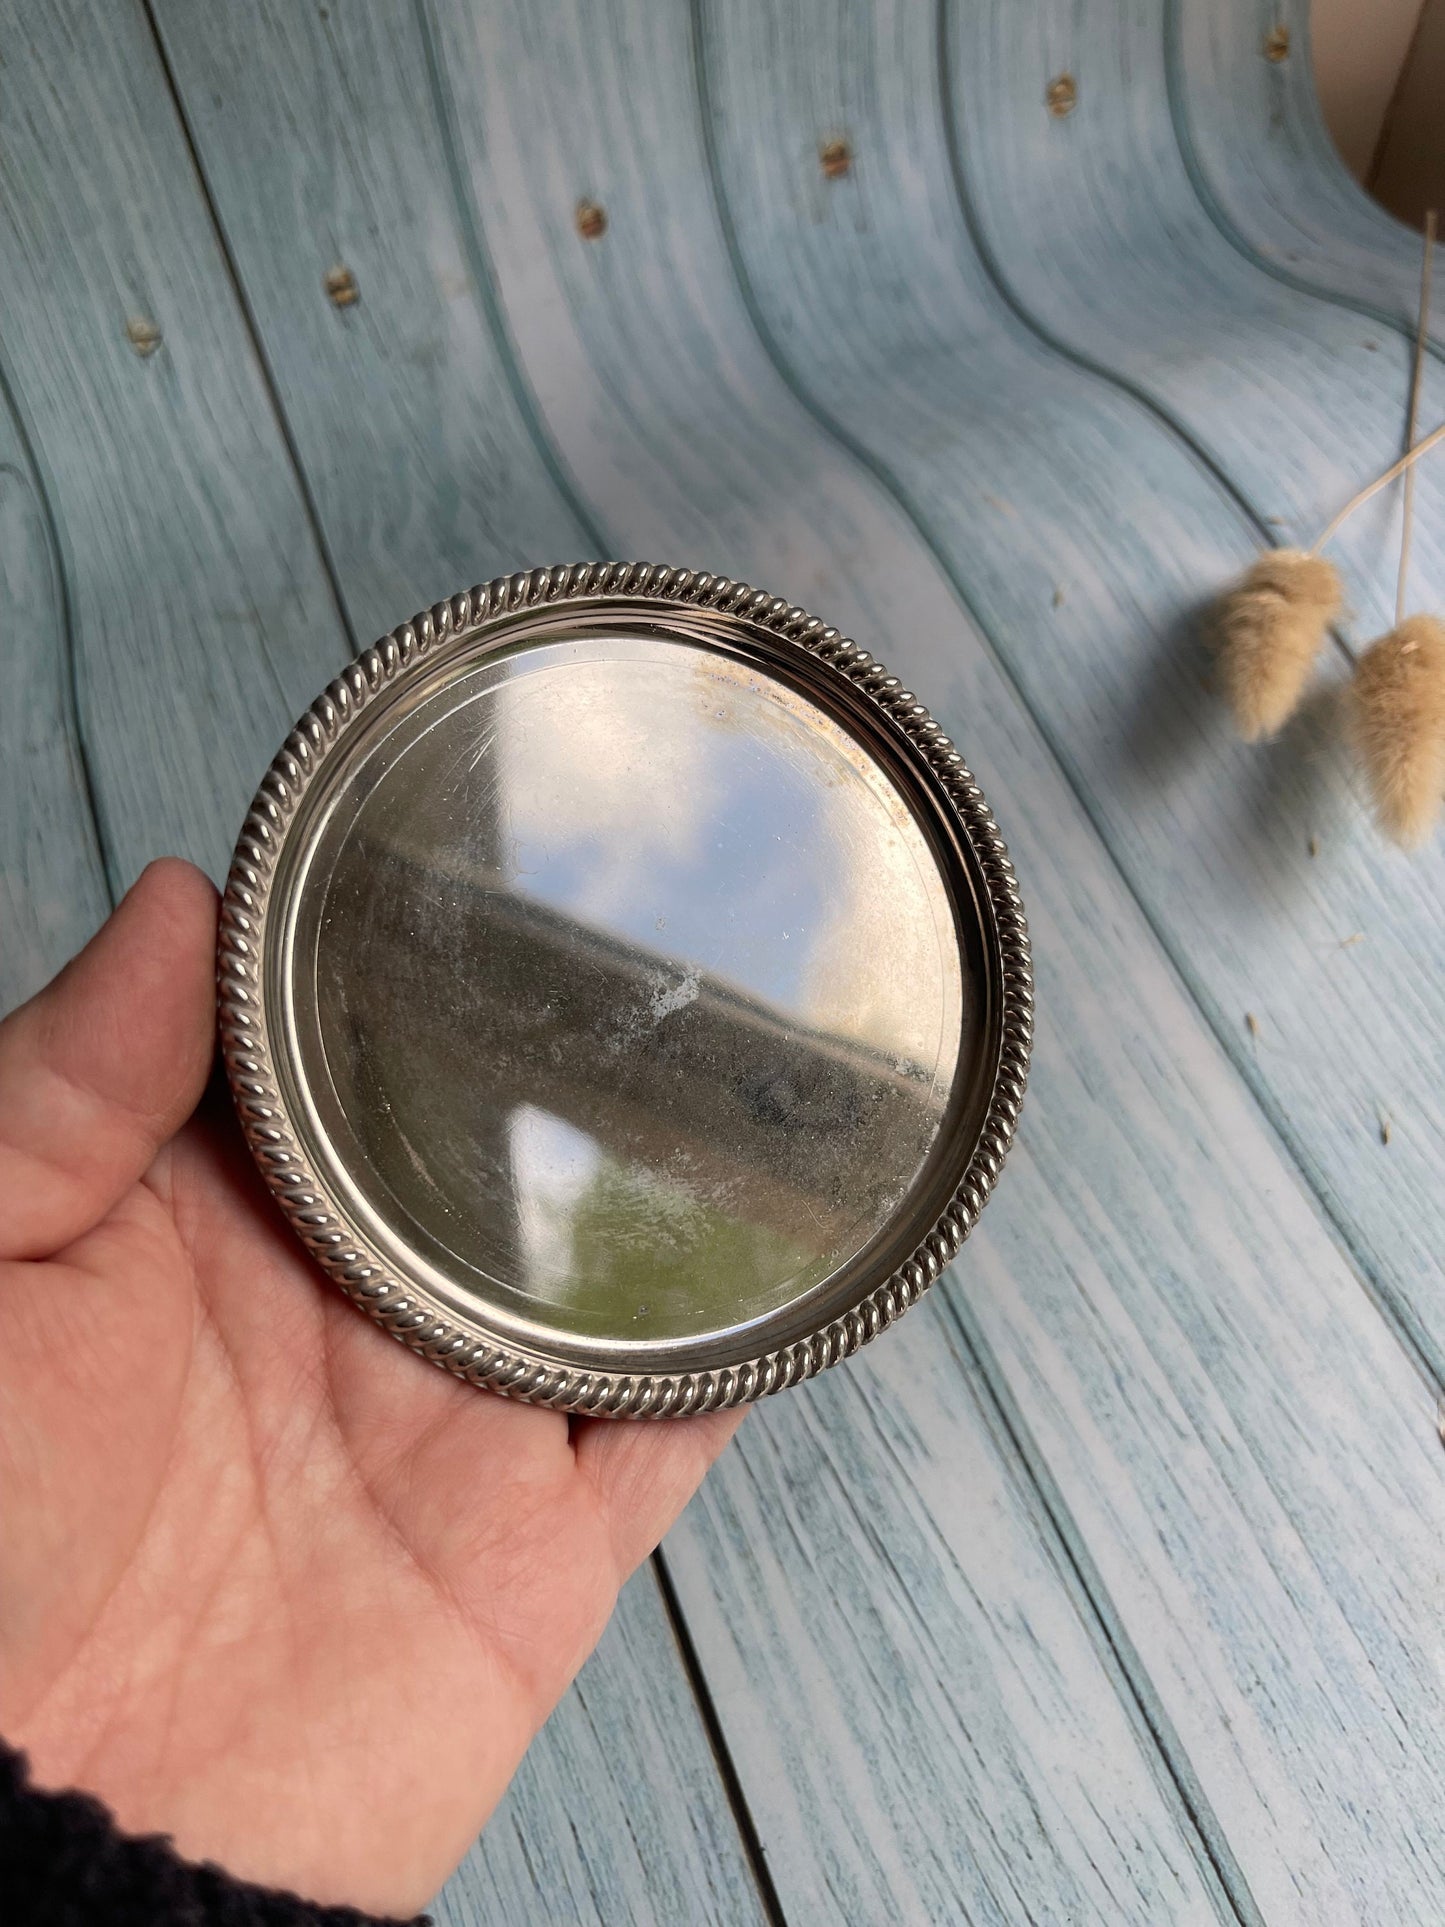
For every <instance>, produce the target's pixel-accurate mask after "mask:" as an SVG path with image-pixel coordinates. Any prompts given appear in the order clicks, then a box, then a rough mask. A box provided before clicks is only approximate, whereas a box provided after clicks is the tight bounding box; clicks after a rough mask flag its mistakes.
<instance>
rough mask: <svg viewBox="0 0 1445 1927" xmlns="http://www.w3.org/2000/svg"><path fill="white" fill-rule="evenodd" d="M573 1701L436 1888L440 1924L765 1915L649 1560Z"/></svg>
mask: <svg viewBox="0 0 1445 1927" xmlns="http://www.w3.org/2000/svg"><path fill="white" fill-rule="evenodd" d="M566 1705H567V1709H568V1711H567V1714H566V1715H565V1716H563V1715H561V1714H554V1715H553V1718H552V1722H551V1724H550V1725H549V1726H548V1727H547V1728H546V1730H545V1731H544V1733H543V1736H542V1738H541V1739H540V1740H539V1741H537V1742H536V1743H534V1745H533V1746H532V1749H531V1751H530V1752H529V1753H528V1755H527V1757H526V1759H525V1760H524V1761H523V1762H522V1766H521V1769H520V1770H519V1772H518V1774H517V1777H516V1778H515V1780H514V1781H513V1782H512V1785H511V1788H510V1789H509V1791H508V1793H507V1796H506V1798H505V1799H504V1800H503V1802H502V1804H501V1806H500V1807H498V1809H497V1811H496V1813H494V1814H493V1816H492V1818H491V1820H490V1821H489V1822H488V1824H487V1830H486V1833H485V1834H484V1835H483V1837H482V1839H481V1840H480V1841H479V1842H478V1843H477V1845H476V1846H475V1847H473V1849H472V1851H471V1853H470V1854H468V1856H467V1858H466V1859H465V1860H464V1861H463V1862H462V1865H461V1867H460V1868H459V1869H458V1871H457V1873H456V1874H455V1876H454V1877H453V1878H452V1879H451V1880H450V1881H449V1882H448V1883H447V1885H446V1886H445V1887H444V1888H443V1890H442V1892H441V1894H440V1895H439V1896H438V1897H437V1899H436V1901H435V1902H433V1905H432V1912H433V1914H434V1916H435V1918H436V1920H437V1922H438V1927H491V1923H494V1922H495V1923H499V1924H500V1923H503V1922H512V1921H536V1920H548V1921H565V1922H567V1923H568V1927H652V1923H656V1927H677V1923H679V1922H687V1923H689V1924H690V1923H692V1922H694V1921H695V1922H697V1923H698V1924H699V1927H763V1922H764V1920H765V1915H764V1913H763V1908H762V1902H761V1899H760V1897H759V1893H758V1889H757V1886H756V1884H755V1883H754V1881H753V1879H752V1878H751V1876H750V1875H749V1873H748V1871H747V1869H746V1867H745V1866H744V1865H743V1864H742V1862H741V1860H740V1856H739V1853H738V1839H737V1830H736V1828H735V1826H734V1824H733V1821H732V1816H731V1814H730V1813H729V1811H728V1808H727V1806H726V1804H725V1803H723V1802H721V1801H719V1799H718V1797H717V1768H716V1765H715V1762H714V1761H713V1758H712V1756H711V1754H710V1753H709V1752H708V1750H707V1747H706V1745H702V1744H699V1733H698V1721H697V1707H696V1705H695V1703H694V1701H693V1698H692V1695H691V1693H690V1692H689V1691H688V1689H687V1685H686V1682H685V1677H684V1675H683V1673H682V1670H681V1668H680V1667H679V1665H678V1664H677V1663H676V1653H675V1649H673V1642H672V1634H671V1631H670V1629H669V1627H668V1624H667V1619H666V1615H665V1612H664V1609H663V1605H662V1599H661V1596H660V1594H659V1592H658V1588H657V1586H656V1584H655V1583H654V1580H653V1575H652V1572H651V1570H650V1569H648V1570H646V1571H644V1572H641V1573H638V1574H637V1575H636V1576H635V1577H634V1578H633V1579H632V1581H631V1582H630V1583H629V1584H628V1585H627V1586H626V1587H625V1588H624V1589H623V1593H622V1597H621V1599H620V1600H619V1601H618V1605H617V1611H616V1612H615V1613H614V1614H613V1617H612V1621H611V1624H610V1625H609V1626H608V1628H607V1631H606V1632H605V1633H604V1634H603V1635H602V1641H601V1644H600V1645H599V1646H598V1648H597V1651H596V1652H595V1653H594V1654H593V1656H592V1658H591V1659H590V1660H588V1662H587V1664H586V1666H585V1667H584V1668H583V1669H582V1672H581V1674H580V1675H579V1677H578V1679H577V1682H576V1684H575V1686H574V1687H573V1689H572V1691H571V1693H570V1694H569V1696H568V1699H567V1702H566ZM664 1787H665V1788H666V1789H667V1796H666V1798H661V1797H659V1796H660V1789H662V1788H664Z"/></svg>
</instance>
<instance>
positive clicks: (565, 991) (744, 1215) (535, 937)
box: [219, 563, 1032, 1417]
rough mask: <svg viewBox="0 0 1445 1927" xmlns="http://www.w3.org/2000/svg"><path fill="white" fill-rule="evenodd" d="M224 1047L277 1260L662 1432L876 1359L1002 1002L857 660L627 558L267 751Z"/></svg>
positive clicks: (533, 595) (960, 879) (928, 793)
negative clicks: (291, 1260) (670, 1420)
mask: <svg viewBox="0 0 1445 1927" xmlns="http://www.w3.org/2000/svg"><path fill="white" fill-rule="evenodd" d="M219 975H220V1010H221V1037H222V1048H223V1051H224V1055H225V1061H226V1068H227V1071H228V1073H229V1075H230V1080H231V1087H232V1091H233V1093H234V1096H235V1101H236V1106H237V1110H238V1113H239V1116H240V1120H241V1124H242V1128H243V1130H244V1132H245V1136H246V1141H247V1143H248V1144H249V1145H250V1148H251V1151H252V1153H253V1155H254V1157H255V1159H256V1162H257V1164H258V1166H259V1167H260V1170H261V1173H262V1175H263V1176H264V1178H265V1180H266V1183H267V1184H268V1185H269V1186H270V1188H271V1190H272V1192H273V1193H274V1194H275V1196H276V1199H277V1200H278V1202H279V1204H280V1206H281V1208H282V1210H283V1211H284V1213H285V1214H286V1217H287V1218H288V1220H289V1221H290V1224H291V1226H292V1228H293V1230H294V1231H295V1232H296V1234H297V1236H298V1237H299V1238H300V1239H301V1241H302V1242H303V1244H304V1245H305V1246H306V1248H307V1249H308V1250H309V1251H310V1252H311V1253H312V1255H313V1256H314V1257H315V1258H316V1260H317V1261H318V1262H319V1263H320V1265H321V1266H322V1267H323V1268H324V1269H325V1271H326V1272H327V1273H328V1274H329V1275H330V1277H331V1278H332V1279H333V1280H334V1281H335V1282H336V1283H337V1284H338V1285H339V1286H340V1287H341V1288H342V1290H343V1291H345V1292H346V1293H347V1295H348V1296H349V1297H350V1298H352V1299H353V1300H354V1301H355V1303H356V1304H358V1305H359V1306H360V1307H362V1309H363V1310H365V1311H367V1312H369V1313H370V1314H371V1316H372V1317H373V1318H374V1319H376V1321H377V1322H378V1323H379V1324H381V1325H383V1326H384V1327H385V1328H386V1329H387V1330H388V1331H389V1332H391V1333H392V1334H393V1335H394V1336H395V1337H396V1338H398V1339H400V1340H401V1341H402V1342H403V1343H404V1344H406V1345H409V1346H411V1347H412V1349H413V1350H415V1351H418V1352H420V1353H422V1354H423V1356H425V1357H427V1358H429V1359H431V1360H433V1361H434V1362H435V1363H436V1364H438V1365H441V1366H443V1367H445V1369H446V1370H448V1371H450V1372H454V1373H456V1374H457V1375H458V1376H460V1377H463V1378H466V1379H469V1380H470V1381H471V1382H472V1383H474V1384H476V1385H479V1386H485V1387H488V1388H490V1389H491V1390H494V1391H498V1392H504V1393H506V1394H508V1395H509V1396H511V1397H514V1398H522V1399H529V1400H532V1401H535V1402H538V1403H542V1404H547V1405H551V1406H556V1407H561V1408H565V1409H567V1410H570V1411H575V1412H579V1413H588V1414H604V1415H615V1416H619V1417H623V1416H626V1417H662V1416H665V1415H668V1414H674V1413H687V1412H699V1411H705V1410H709V1409H712V1408H714V1407H718V1406H724V1405H734V1404H738V1403H740V1402H742V1401H744V1400H748V1399H754V1398H759V1397H762V1396H763V1395H764V1394H766V1393H769V1392H775V1391H778V1390H781V1389H782V1388H783V1387H785V1386H788V1385H793V1384H796V1383H797V1382H798V1381H799V1380H801V1379H804V1378H807V1377H809V1376H811V1375H812V1374H813V1373H814V1372H817V1371H820V1370H822V1369H823V1368H824V1367H825V1366H828V1365H832V1364H834V1363H835V1362H836V1361H837V1360H839V1359H841V1358H844V1357H846V1356H848V1354H849V1353H851V1352H854V1351H856V1350H857V1349H858V1347H859V1346H860V1345H863V1344H865V1343H866V1342H867V1341H868V1340H869V1339H871V1338H873V1337H875V1336H876V1335H877V1334H878V1333H879V1332H881V1331H882V1330H883V1329H884V1328H885V1326H887V1325H889V1324H891V1323H892V1322H893V1320H894V1319H895V1318H896V1317H898V1316H899V1314H900V1313H901V1312H903V1311H904V1310H906V1309H907V1307H908V1306H909V1305H911V1304H912V1303H913V1302H914V1300H915V1299H916V1298H917V1297H918V1296H919V1295H920V1293H922V1292H923V1291H924V1290H926V1289H927V1287H928V1286H929V1284H931V1283H932V1281H933V1280H934V1279H935V1278H936V1277H937V1276H938V1274H939V1272H940V1271H941V1270H942V1268H943V1267H944V1266H945V1265H946V1264H947V1263H948V1262H949V1261H950V1260H951V1259H952V1258H953V1257H954V1255H955V1253H956V1252H957V1250H958V1248H959V1246H960V1244H961V1243H962V1242H963V1240H964V1239H965V1238H966V1237H967V1236H968V1234H969V1232H970V1231H971V1230H972V1228H973V1226H974V1224H975V1222H976V1220H977V1218H978V1214H979V1212H980V1211H981V1210H982V1208H983V1205H984V1202H985V1200H986V1198H987V1197H988V1194H989V1191H990V1189H991V1187H992V1185H993V1182H994V1180H995V1178H996V1177H997V1176H998V1172H999V1167H1000V1165H1001V1164H1002V1162H1003V1158H1004V1155H1005V1152H1006V1151H1007V1149H1008V1145H1009V1142H1010V1139H1011V1138H1012V1135H1013V1130H1014V1125H1015V1122H1016V1120H1017V1117H1018V1111H1019V1104H1020V1101H1021V1099H1022V1096H1023V1089H1024V1081H1025V1077H1026V1074H1027V1068H1028V1053H1029V1042H1030V1035H1031V1015H1032V979H1031V975H1030V967H1029V950H1028V938H1027V932H1026V929H1025V924H1024V916H1023V909H1022V906H1021V904H1020V901H1019V894H1018V890H1017V887H1016V885H1015V882H1014V876H1013V871H1012V869H1011V867H1010V864H1009V860H1008V856H1007V852H1006V850H1005V848H1004V844H1003V842H1002V840H1001V838H1000V836H999V834H998V830H997V828H996V827H995V824H994V821H993V818H992V816H991V815H990V813H989V810H988V806H987V804H986V803H985V802H984V799H983V797H982V795H981V794H980V792H979V789H978V786H977V785H976V784H975V782H974V781H973V778H972V777H971V776H970V774H969V772H968V770H967V769H966V768H965V767H964V764H963V762H962V760H961V759H960V757H959V755H958V753H957V751H956V750H954V749H953V747H952V746H951V744H950V743H949V741H948V739H947V738H946V737H945V736H944V734H943V732H942V730H941V729H940V728H939V726H938V725H937V723H935V722H934V721H933V720H932V718H931V717H930V716H929V714H928V712H927V710H926V709H924V707H923V706H922V704H921V703H919V702H917V701H915V699H914V698H913V696H912V695H911V694H910V693H909V692H908V691H907V690H905V689H903V688H901V687H900V686H899V684H898V682H897V679H896V678H894V677H892V676H889V675H888V673H887V672H886V671H885V670H884V669H883V668H882V667H881V666H880V665H879V664H878V663H876V662H875V661H873V659H872V658H871V657H870V656H869V655H868V654H867V653H866V652H865V651H864V650H862V649H860V648H859V647H858V646H857V644H856V643H853V642H849V641H847V640H846V639H845V638H844V637H842V636H841V635H839V633H838V632H837V630H835V629H829V628H826V627H825V626H824V625H823V624H822V623H821V622H818V621H817V620H815V619H814V618H813V617H811V616H809V615H807V614H806V613H805V612H804V611H803V610H801V609H797V608H792V607H790V606H789V605H788V604H787V603H784V602H780V601H776V600H774V599H773V598H772V597H770V596H767V595H764V594H762V593H761V592H759V591H757V590H754V589H750V588H748V587H746V586H745V585H743V584H741V583H735V582H729V581H727V580H724V579H723V578H721V577H718V576H709V575H695V574H692V573H690V572H688V571H686V570H682V569H665V568H655V567H650V566H648V565H645V564H641V563H633V564H624V563H606V564H587V565H580V566H577V567H571V568H556V569H537V570H533V571H532V572H531V573H530V574H526V575H516V576H510V577H506V578H501V579H498V580H497V581H494V582H490V583H488V584H486V585H485V586H484V587H481V588H476V589H472V590H470V591H469V592H467V593H464V594H462V595H458V596H454V597H453V598H452V600H451V601H450V602H443V603H438V604H437V605H436V607H435V608H433V609H431V610H430V611H428V612H426V613H425V614H422V615H420V616H418V617H417V618H416V619H415V620H414V621H412V622H408V623H404V624H403V625H402V626H401V627H400V628H399V629H397V630H395V631H394V632H393V633H392V634H391V635H389V636H385V637H383V639H382V640H381V641H380V642H379V643H377V644H376V646H375V647H374V648H371V649H368V650H366V651H365V652H364V653H363V654H362V655H361V656H359V657H358V658H357V659H356V661H355V662H354V663H352V664H351V666H350V667H349V668H348V669H346V670H345V671H344V672H343V673H342V675H340V676H338V677H337V679H336V680H335V681H334V682H333V683H332V684H331V685H330V686H329V687H328V688H327V689H326V690H325V692H324V693H323V694H322V695H320V696H319V697H318V698H317V699H316V701H315V702H314V703H313V704H312V706H311V708H310V709H309V710H308V711H307V712H306V714H305V715H304V716H303V717H302V718H301V720H300V722H299V723H298V724H297V726H296V728H295V729H294V730H293V731H292V732H291V734H290V735H289V736H288V737H287V739H286V742H285V744H284V745H283V746H282V748H281V750H280V751H279V752H278V754H277V756H276V759H275V761H274V762H273V763H272V765H271V767H270V769H269V770H268V772H267V774H266V777H265V779H264V781H263V782H262V784H261V787H260V790H259V791H258V793H257V795H256V799H255V801H254V803H253V804H252V806H251V810H250V813H249V815H248V816H247V818H246V823H245V826H244V828H243V830H242V832H241V837H240V841H239V842H238V844H237V846H236V853H235V857H234V859H233V862H232V865H231V871H230V875H229V878H228V880H227V884H226V891H225V901H224V905H223V909H222V916H221V938H220V955H219Z"/></svg>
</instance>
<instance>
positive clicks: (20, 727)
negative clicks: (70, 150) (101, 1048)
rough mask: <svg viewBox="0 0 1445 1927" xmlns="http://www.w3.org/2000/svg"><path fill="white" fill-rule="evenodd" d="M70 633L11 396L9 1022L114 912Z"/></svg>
mask: <svg viewBox="0 0 1445 1927" xmlns="http://www.w3.org/2000/svg"><path fill="white" fill-rule="evenodd" d="M0 333H3V324H0ZM68 631H69V624H68V619H67V611H66V602H65V588H64V584H63V582H62V580H61V575H60V560H59V556H58V554H57V553H56V547H55V542H54V539H53V535H52V528H51V521H50V516H49V514H48V509H47V504H46V501H45V497H44V494H43V492H42V490H41V488H40V483H39V477H38V476H37V475H36V472H35V467H34V464H33V462H32V461H31V458H30V450H29V448H28V447H27V446H26V444H25V440H24V437H23V435H22V434H21V432H20V428H19V424H18V423H17V421H16V419H15V416H14V413H13V411H12V410H11V408H10V407H9V404H8V402H7V401H6V400H5V399H4V397H3V395H0V663H3V668H4V676H5V693H4V699H3V701H0V772H4V774H3V775H0V798H3V803H4V807H3V808H0V1015H3V1014H4V1013H5V1012H6V1011H8V1010H10V1009H11V1008H13V1006H14V1005H16V1004H18V1003H21V1002H23V1001H24V999H25V998H27V997H29V996H31V995H32V994H33V993H34V992H35V991H37V990H38V989H39V988H40V986H41V985H42V984H43V983H44V982H45V981H46V980H47V979H48V978H49V977H51V976H52V975H53V974H54V973H55V972H56V971H57V970H58V969H59V968H60V966H61V965H62V964H63V963H64V962H65V961H66V959H67V958H68V957H70V956H73V955H74V953H75V952H76V951H77V950H78V949H79V948H80V946H81V945H82V944H83V943H84V942H85V940H86V938H87V937H88V936H89V935H90V933H91V931H92V930H93V929H94V928H95V926H96V924H97V923H99V922H100V920H101V918H102V917H103V916H104V915H105V913H106V911H107V910H108V909H109V907H110V899H109V895H108V893H107V890H106V883H105V872H104V867H103V865H102V863H101V858H100V849H99V846H98V844H97V842H96V835H95V823H94V820H93V818H92V816H91V811H90V805H89V802H88V801H87V798H86V780H85V769H84V766H83V763H82V760H81V755H80V746H79V743H78V741H77V738H76V733H75V727H74V720H73V714H72V708H71V692H70V677H69V673H68V664H69V646H70V641H69V633H68Z"/></svg>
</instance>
